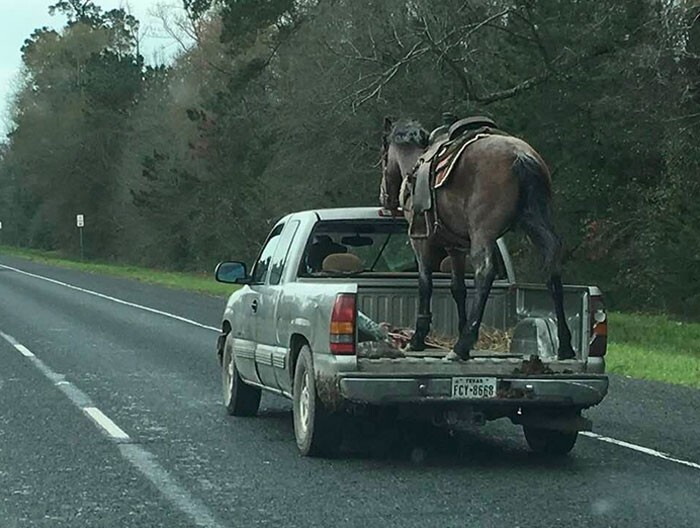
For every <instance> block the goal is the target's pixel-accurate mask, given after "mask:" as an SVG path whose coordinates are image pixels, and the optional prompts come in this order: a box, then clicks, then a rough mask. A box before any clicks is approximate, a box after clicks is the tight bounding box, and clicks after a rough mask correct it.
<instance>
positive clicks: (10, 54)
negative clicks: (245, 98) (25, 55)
mask: <svg viewBox="0 0 700 528" xmlns="http://www.w3.org/2000/svg"><path fill="white" fill-rule="evenodd" d="M55 3H56V1H55V0H0V13H2V16H0V136H4V135H5V134H6V133H7V131H8V129H9V123H8V118H7V109H8V105H9V102H10V100H11V98H12V93H13V86H14V85H15V84H16V79H17V76H18V72H19V69H20V65H21V62H22V59H21V54H20V48H21V47H22V44H23V43H24V40H25V39H26V38H27V37H29V35H31V34H32V32H33V31H34V30H35V29H36V28H39V27H43V26H48V27H54V28H59V27H61V26H62V25H63V23H64V22H65V18H64V17H62V16H60V15H54V16H51V15H49V6H50V5H53V4H55ZM94 3H95V4H97V5H99V6H101V7H102V8H103V9H104V10H109V9H114V8H117V7H123V8H125V9H127V10H128V11H129V12H130V13H131V14H132V15H134V16H135V17H136V18H137V19H138V20H139V21H140V22H141V31H142V33H143V39H142V54H143V55H144V57H145V59H146V61H147V62H150V63H153V62H154V61H155V57H166V58H167V57H169V56H172V55H173V54H174V53H175V52H176V51H177V45H176V43H175V42H174V41H173V40H172V39H170V38H167V37H165V36H164V32H163V30H162V24H161V23H160V22H159V20H158V19H157V18H156V17H154V16H152V15H151V13H152V12H153V10H154V9H155V7H156V5H158V4H165V5H169V6H170V5H173V6H179V5H180V0H126V1H125V0H95V2H94Z"/></svg>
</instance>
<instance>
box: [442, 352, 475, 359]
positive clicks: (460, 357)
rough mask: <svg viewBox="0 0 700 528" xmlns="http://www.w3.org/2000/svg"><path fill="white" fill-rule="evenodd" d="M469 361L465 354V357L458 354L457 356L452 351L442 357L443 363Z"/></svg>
mask: <svg viewBox="0 0 700 528" xmlns="http://www.w3.org/2000/svg"><path fill="white" fill-rule="evenodd" d="M468 359H469V354H467V357H464V356H462V355H460V354H457V353H456V352H455V351H454V350H450V352H448V354H447V355H446V356H445V357H444V360H445V361H466V360H468Z"/></svg>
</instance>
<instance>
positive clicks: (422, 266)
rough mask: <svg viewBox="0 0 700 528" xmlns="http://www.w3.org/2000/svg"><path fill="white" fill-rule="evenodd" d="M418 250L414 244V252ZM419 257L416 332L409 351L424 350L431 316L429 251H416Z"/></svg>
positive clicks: (431, 292) (431, 282) (431, 278)
mask: <svg viewBox="0 0 700 528" xmlns="http://www.w3.org/2000/svg"><path fill="white" fill-rule="evenodd" d="M417 249H418V244H414V250H417ZM416 255H420V257H419V259H418V316H417V318H416V331H415V332H414V334H413V337H412V338H411V341H410V343H409V344H408V349H409V350H415V351H421V350H425V338H426V337H428V334H429V333H430V324H431V322H432V314H431V312H430V302H431V299H432V296H433V268H432V262H431V259H430V254H429V249H428V248H427V247H426V248H425V251H416Z"/></svg>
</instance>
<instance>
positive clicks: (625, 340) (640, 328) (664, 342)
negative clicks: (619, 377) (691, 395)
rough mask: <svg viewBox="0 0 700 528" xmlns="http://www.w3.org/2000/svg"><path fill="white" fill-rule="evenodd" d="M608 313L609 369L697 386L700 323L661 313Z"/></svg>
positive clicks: (698, 386)
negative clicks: (669, 316)
mask: <svg viewBox="0 0 700 528" xmlns="http://www.w3.org/2000/svg"><path fill="white" fill-rule="evenodd" d="M608 316H609V322H608V327H609V335H608V339H609V344H608V353H607V356H606V362H607V370H608V372H614V373H617V374H623V375H626V376H631V377H633V378H641V379H648V380H656V381H665V382H667V383H676V384H680V385H687V386H690V387H695V388H700V323H687V322H680V321H674V320H672V319H670V318H668V317H667V316H664V315H642V314H626V313H617V312H613V313H610V314H608Z"/></svg>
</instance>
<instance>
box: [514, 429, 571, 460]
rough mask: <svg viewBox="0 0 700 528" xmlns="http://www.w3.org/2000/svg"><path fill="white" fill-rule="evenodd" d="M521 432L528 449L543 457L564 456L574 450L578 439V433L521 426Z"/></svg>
mask: <svg viewBox="0 0 700 528" xmlns="http://www.w3.org/2000/svg"><path fill="white" fill-rule="evenodd" d="M523 432H524V433H525V440H526V441H527V445H528V446H530V449H532V450H533V451H534V452H535V453H542V454H545V455H556V456H562V455H566V454H567V453H569V452H570V451H571V450H572V449H573V448H574V445H575V444H576V439H577V438H578V431H557V430H554V429H542V428H539V427H528V426H523Z"/></svg>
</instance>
